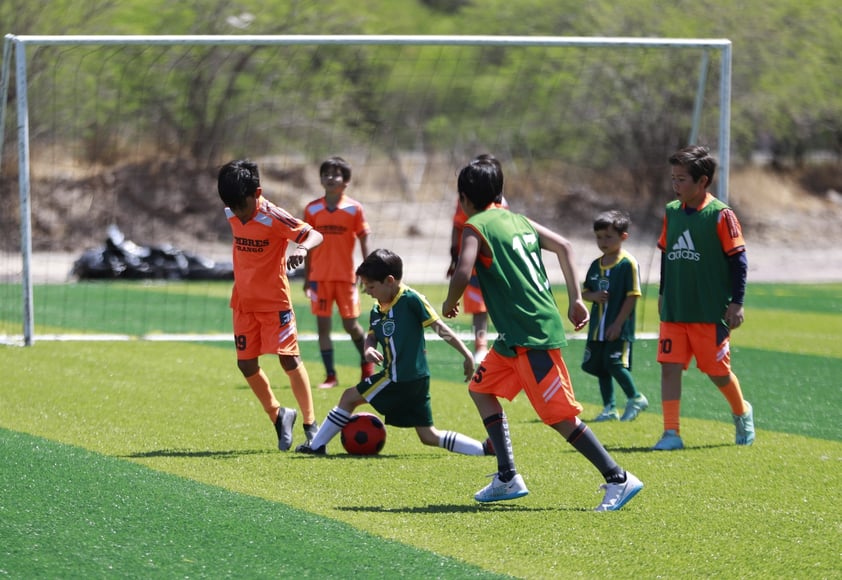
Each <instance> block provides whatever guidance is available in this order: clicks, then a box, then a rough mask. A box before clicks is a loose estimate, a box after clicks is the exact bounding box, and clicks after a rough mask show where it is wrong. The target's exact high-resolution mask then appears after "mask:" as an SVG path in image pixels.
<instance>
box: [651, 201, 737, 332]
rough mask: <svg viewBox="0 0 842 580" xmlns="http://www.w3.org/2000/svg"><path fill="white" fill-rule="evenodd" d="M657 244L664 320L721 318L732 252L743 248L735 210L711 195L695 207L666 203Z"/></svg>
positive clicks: (728, 299) (716, 320)
mask: <svg viewBox="0 0 842 580" xmlns="http://www.w3.org/2000/svg"><path fill="white" fill-rule="evenodd" d="M658 247H659V248H660V249H661V251H662V252H664V279H663V280H662V281H661V286H662V290H661V291H662V294H663V298H662V303H661V320H662V321H664V322H701V323H720V322H722V317H723V315H724V314H725V310H726V309H727V308H728V304H729V303H730V302H731V291H732V287H731V272H730V268H729V265H728V256H731V255H734V254H736V253H738V252H742V251H745V242H744V240H743V235H742V229H741V227H740V223H739V221H738V220H737V217H736V216H735V215H734V212H733V211H732V210H731V209H730V208H729V207H728V206H727V205H726V204H725V203H723V202H722V201H720V200H718V199H716V198H715V197H713V196H712V195H710V194H708V196H707V197H706V199H705V202H704V203H703V204H702V205H701V206H700V207H699V208H698V209H696V210H689V212H688V210H687V209H686V208H685V207H684V206H683V205H682V203H681V202H680V201H678V200H675V201H672V202H670V203H668V204H667V207H666V214H665V215H664V224H663V228H662V231H661V237H660V239H659V240H658Z"/></svg>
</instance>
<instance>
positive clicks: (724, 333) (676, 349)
mask: <svg viewBox="0 0 842 580" xmlns="http://www.w3.org/2000/svg"><path fill="white" fill-rule="evenodd" d="M658 334H659V336H658V362H659V363H675V364H680V365H683V366H684V369H685V370H687V367H689V366H690V359H691V358H693V357H694V356H695V357H696V366H697V367H698V368H699V370H700V371H702V372H703V373H705V374H706V375H712V376H715V377H721V376H725V375H727V374H729V373H730V372H731V342H730V332H729V330H728V328H727V327H726V326H725V325H723V324H714V323H707V322H704V323H703V322H662V323H661V326H660V331H659V333H658Z"/></svg>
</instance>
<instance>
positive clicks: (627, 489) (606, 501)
mask: <svg viewBox="0 0 842 580" xmlns="http://www.w3.org/2000/svg"><path fill="white" fill-rule="evenodd" d="M599 489H604V490H605V497H603V498H602V503H601V504H599V505H598V506H596V508H595V509H594V511H597V512H615V511H617V510H618V509H620V508H621V507H623V506H624V505H626V504H627V503H629V500H631V498H633V497H634V496H636V495H637V492H639V491H640V490H641V489H643V482H642V481H640V480H639V479H638V478H636V477H635V476H634V475H632V474H631V473H629V472H628V471H627V472H626V481H624V482H623V483H603V484H602V485H600V486H599Z"/></svg>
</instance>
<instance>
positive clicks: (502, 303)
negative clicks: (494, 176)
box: [465, 207, 567, 356]
mask: <svg viewBox="0 0 842 580" xmlns="http://www.w3.org/2000/svg"><path fill="white" fill-rule="evenodd" d="M465 226H466V227H469V228H471V229H472V230H474V231H475V232H476V233H477V234H478V235H479V236H480V237H481V238H482V240H483V241H484V242H485V244H487V245H488V247H489V248H490V249H491V253H492V258H491V259H490V260H489V259H487V258H485V257H483V256H481V255H480V256H479V257H478V259H477V263H476V271H477V278H478V279H479V284H480V288H481V289H482V295H483V298H485V304H486V307H487V308H488V314H489V316H490V317H491V321H492V322H493V323H494V327H495V329H496V330H497V340H495V342H494V349H495V350H496V351H497V352H499V353H500V354H502V355H504V356H514V354H515V352H514V348H515V347H518V346H522V347H527V348H533V349H538V350H550V349H553V348H559V347H562V346H565V345H566V344H567V341H566V340H565V337H564V325H563V323H562V320H561V315H560V314H559V312H558V306H557V305H556V303H555V298H554V297H553V292H552V288H550V282H549V280H548V278H547V271H546V269H545V268H544V262H543V259H542V258H541V246H540V240H539V239H538V232H537V231H536V230H535V228H534V227H533V226H532V224H531V223H530V221H529V220H528V219H526V218H525V217H524V216H522V215H520V214H517V213H513V212H511V211H509V210H506V209H500V208H494V207H492V208H489V209H486V210H485V211H481V212H479V213H477V214H475V215H473V216H471V217H470V218H469V219H468V221H467V222H466V224H465Z"/></svg>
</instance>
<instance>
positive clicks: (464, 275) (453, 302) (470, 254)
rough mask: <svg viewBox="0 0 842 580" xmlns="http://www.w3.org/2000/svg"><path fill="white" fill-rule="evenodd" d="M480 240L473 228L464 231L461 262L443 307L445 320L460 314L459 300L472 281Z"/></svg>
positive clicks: (451, 281)
mask: <svg viewBox="0 0 842 580" xmlns="http://www.w3.org/2000/svg"><path fill="white" fill-rule="evenodd" d="M479 247H480V239H479V234H477V233H476V232H475V231H474V230H472V229H471V228H465V229H464V230H462V248H461V250H460V252H459V261H458V262H457V263H456V268H455V269H454V270H453V275H452V276H451V277H450V285H449V286H448V288H447V298H445V300H444V304H443V305H442V307H441V311H442V314H443V315H444V317H445V318H453V317H454V316H456V315H457V314H459V299H460V298H461V297H462V294H464V293H465V288H467V287H468V282H470V281H471V271H473V269H474V264H475V263H476V261H477V256H478V255H479Z"/></svg>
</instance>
